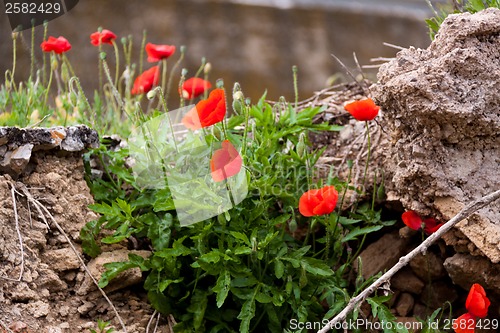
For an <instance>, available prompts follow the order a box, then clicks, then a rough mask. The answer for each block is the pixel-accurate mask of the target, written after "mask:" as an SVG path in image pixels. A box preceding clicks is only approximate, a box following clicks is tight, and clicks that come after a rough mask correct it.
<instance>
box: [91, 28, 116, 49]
mask: <svg viewBox="0 0 500 333" xmlns="http://www.w3.org/2000/svg"><path fill="white" fill-rule="evenodd" d="M115 39H116V35H115V34H114V33H113V32H112V31H109V30H108V29H103V30H102V31H101V32H99V31H97V32H94V33H93V34H91V35H90V43H91V44H92V45H94V46H98V45H101V44H113V40H115Z"/></svg>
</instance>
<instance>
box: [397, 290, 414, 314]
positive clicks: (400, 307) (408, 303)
mask: <svg viewBox="0 0 500 333" xmlns="http://www.w3.org/2000/svg"><path fill="white" fill-rule="evenodd" d="M414 304H415V299H414V298H413V296H412V295H411V294H409V293H402V294H401V295H400V296H399V298H398V301H397V302H396V313H397V314H398V315H399V316H401V317H406V316H407V315H408V314H409V313H410V312H411V310H412V309H413V305H414Z"/></svg>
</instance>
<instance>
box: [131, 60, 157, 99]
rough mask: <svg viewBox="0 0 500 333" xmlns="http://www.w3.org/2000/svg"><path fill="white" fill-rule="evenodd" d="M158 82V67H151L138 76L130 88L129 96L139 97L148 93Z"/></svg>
mask: <svg viewBox="0 0 500 333" xmlns="http://www.w3.org/2000/svg"><path fill="white" fill-rule="evenodd" d="M159 80H160V68H159V67H158V66H154V67H151V68H150V69H148V70H146V71H144V72H143V73H142V74H141V75H139V76H138V77H137V78H136V79H135V81H134V86H133V87H132V90H131V92H130V93H131V94H132V95H139V94H145V93H147V92H148V91H150V90H151V89H152V88H153V86H156V85H157V84H158V82H159Z"/></svg>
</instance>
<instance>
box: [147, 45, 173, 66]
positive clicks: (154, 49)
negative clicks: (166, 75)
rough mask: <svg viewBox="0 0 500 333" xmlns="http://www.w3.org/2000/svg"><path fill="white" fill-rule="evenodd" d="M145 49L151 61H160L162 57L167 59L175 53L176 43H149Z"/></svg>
mask: <svg viewBox="0 0 500 333" xmlns="http://www.w3.org/2000/svg"><path fill="white" fill-rule="evenodd" d="M145 49H146V53H147V54H148V61H149V62H158V61H160V60H162V59H167V58H168V57H170V56H171V55H173V54H174V53H175V46H174V45H158V44H153V43H147V44H146V47H145Z"/></svg>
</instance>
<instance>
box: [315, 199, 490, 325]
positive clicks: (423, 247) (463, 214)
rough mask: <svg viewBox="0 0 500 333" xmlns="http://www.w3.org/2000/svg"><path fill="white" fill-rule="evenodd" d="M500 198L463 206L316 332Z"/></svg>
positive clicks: (336, 319) (341, 320)
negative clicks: (451, 230) (452, 230)
mask: <svg viewBox="0 0 500 333" xmlns="http://www.w3.org/2000/svg"><path fill="white" fill-rule="evenodd" d="M499 198H500V190H497V191H495V192H493V193H490V194H488V195H487V196H484V197H482V198H480V199H478V200H476V201H473V202H471V203H470V204H468V205H467V206H465V207H464V208H463V209H462V210H461V211H460V212H459V213H458V214H457V215H455V216H454V217H453V218H452V219H451V220H449V221H448V222H446V223H445V224H444V225H443V226H442V227H441V228H439V229H438V230H437V231H436V232H435V233H433V234H432V235H430V236H429V237H428V238H427V239H426V240H424V241H423V242H422V243H421V244H420V245H419V246H417V247H416V248H415V249H414V250H412V251H411V252H410V253H408V254H407V255H406V256H404V257H401V258H399V261H398V263H397V264H396V265H394V266H393V267H392V268H391V269H389V270H388V271H387V272H386V273H385V274H383V275H382V276H381V277H380V278H378V279H377V281H375V282H373V283H372V284H371V285H370V286H369V287H368V288H366V289H365V290H364V291H363V292H361V293H360V294H358V295H357V296H356V297H354V298H352V299H351V300H350V301H349V303H348V304H347V306H346V307H345V308H344V309H343V310H342V311H341V312H340V313H339V314H338V315H337V316H335V318H333V319H332V320H330V322H329V323H328V324H327V325H326V326H324V327H323V328H322V329H321V330H319V331H318V333H326V332H328V331H329V330H330V329H331V328H332V327H334V325H335V324H336V323H339V322H343V321H344V320H345V319H346V317H347V315H348V314H349V313H350V312H351V311H353V310H354V308H355V307H356V306H357V305H358V304H360V303H361V302H363V301H364V300H365V299H366V298H367V297H368V296H369V295H370V294H372V293H373V292H375V290H377V288H379V287H380V286H381V285H382V284H384V283H386V282H387V281H389V279H390V278H391V277H392V276H393V275H394V274H396V273H397V272H398V271H399V270H400V269H402V268H403V267H404V266H406V264H408V263H409V262H410V261H411V260H412V259H413V258H414V257H415V256H417V255H418V254H419V253H425V252H426V251H427V249H428V248H429V246H431V245H432V244H433V243H434V242H435V241H437V240H438V239H439V238H441V236H443V235H444V234H445V233H446V232H448V231H449V230H450V229H451V228H453V226H455V224H457V223H458V222H460V221H462V220H464V219H466V218H469V217H470V216H471V215H472V214H474V213H475V212H477V211H478V210H479V209H481V208H483V207H485V206H487V205H489V204H490V203H492V202H493V201H495V200H498V199H499Z"/></svg>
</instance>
